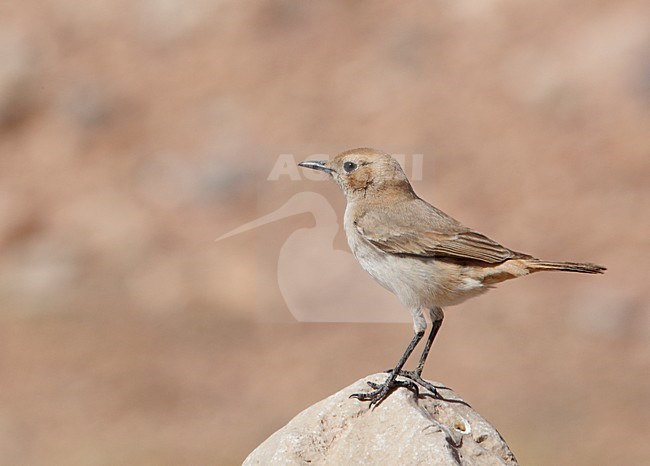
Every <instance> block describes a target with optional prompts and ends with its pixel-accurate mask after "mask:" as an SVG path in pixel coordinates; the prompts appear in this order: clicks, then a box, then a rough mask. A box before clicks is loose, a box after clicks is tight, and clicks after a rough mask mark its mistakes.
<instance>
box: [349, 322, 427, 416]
mask: <svg viewBox="0 0 650 466" xmlns="http://www.w3.org/2000/svg"><path fill="white" fill-rule="evenodd" d="M423 336H424V330H422V331H421V332H418V333H416V334H415V336H414V337H413V339H412V340H411V343H409V345H408V347H407V348H406V351H405V352H404V354H403V355H402V357H401V358H400V360H399V362H398V363H397V365H396V366H395V369H393V370H392V372H391V373H390V374H389V376H388V379H386V382H384V383H383V384H381V385H377V384H374V383H372V382H368V385H370V386H371V387H372V388H374V389H375V390H374V391H372V392H370V393H354V394H353V395H350V398H356V399H357V400H359V401H370V406H371V407H372V406H373V405H378V404H380V403H381V402H382V401H384V400H385V399H386V397H387V396H388V395H389V394H390V392H391V391H392V389H393V388H395V387H407V388H410V389H411V390H414V391H417V387H416V386H415V384H413V383H412V382H408V381H407V382H400V381H396V380H395V379H396V378H397V375H398V374H399V373H400V371H401V370H402V367H404V364H406V360H407V359H408V358H409V356H410V355H411V353H412V352H413V350H414V349H415V347H416V346H417V345H418V343H419V342H420V340H421V339H422V337H423Z"/></svg>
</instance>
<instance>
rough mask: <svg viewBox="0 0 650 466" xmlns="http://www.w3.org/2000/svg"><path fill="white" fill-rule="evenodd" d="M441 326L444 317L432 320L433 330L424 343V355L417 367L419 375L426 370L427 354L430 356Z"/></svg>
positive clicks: (416, 371) (416, 370)
mask: <svg viewBox="0 0 650 466" xmlns="http://www.w3.org/2000/svg"><path fill="white" fill-rule="evenodd" d="M441 326H442V319H438V320H436V321H433V322H431V331H430V332H429V336H428V337H427V341H426V343H425V344H424V349H423V350H422V355H421V356H420V362H418V367H416V369H415V373H416V374H417V375H422V371H423V370H424V363H425V362H426V361H427V356H429V350H431V345H432V344H433V340H435V339H436V335H437V334H438V330H440V327H441Z"/></svg>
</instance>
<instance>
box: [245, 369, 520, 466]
mask: <svg viewBox="0 0 650 466" xmlns="http://www.w3.org/2000/svg"><path fill="white" fill-rule="evenodd" d="M385 378H386V374H374V375H371V376H368V377H366V378H364V379H361V380H359V381H357V382H355V383H354V384H352V385H350V386H348V387H346V388H344V389H343V390H341V391H339V392H338V393H335V394H334V395H332V396H330V397H329V398H326V399H324V400H322V401H320V402H318V403H316V404H314V405H312V406H311V407H309V408H307V409H306V410H304V411H303V412H301V413H300V414H298V415H297V416H296V417H295V418H293V419H292V420H291V421H290V422H289V423H288V424H287V425H286V426H284V427H283V428H281V429H280V430H278V431H277V432H275V433H274V434H273V435H271V436H270V437H269V438H268V439H267V440H266V441H264V442H263V443H262V444H261V445H260V446H258V447H257V448H256V449H255V450H254V451H253V452H252V453H251V454H250V455H249V456H248V458H246V460H245V461H244V465H246V466H251V465H267V464H283V465H297V464H300V465H305V464H310V465H317V464H327V465H331V464H409V465H420V464H422V465H424V464H427V465H516V464H517V461H516V459H515V457H514V455H513V453H512V452H511V451H510V449H509V448H508V446H507V445H506V443H505V441H504V440H503V438H502V437H501V435H499V433H498V432H497V431H496V429H495V428H494V427H492V426H491V425H490V424H489V423H488V422H487V421H486V420H485V419H484V418H483V417H482V416H481V415H480V414H478V413H477V412H476V411H474V410H473V409H472V408H471V407H470V406H469V405H467V403H466V402H464V401H463V400H462V399H461V398H459V397H458V395H456V394H455V393H454V392H453V391H451V390H450V389H447V388H441V389H440V390H439V394H440V395H441V397H442V398H444V400H443V399H436V398H434V397H433V396H431V395H430V393H429V392H428V391H427V390H425V389H424V387H419V388H420V397H419V398H417V399H416V397H415V395H414V393H413V392H411V391H409V390H407V389H405V388H398V389H397V390H396V391H395V392H393V393H392V394H391V395H390V396H389V397H388V398H387V399H386V400H385V401H384V402H383V403H382V404H380V405H379V406H377V407H375V408H374V409H369V408H368V403H366V402H360V401H358V400H356V399H351V398H350V395H351V394H353V393H358V392H365V391H369V390H370V388H369V387H368V386H367V385H366V381H373V382H375V383H381V382H383V381H384V380H385ZM432 383H433V384H434V385H435V386H437V387H442V385H441V384H438V383H435V382H432Z"/></svg>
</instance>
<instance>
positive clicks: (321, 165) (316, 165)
mask: <svg viewBox="0 0 650 466" xmlns="http://www.w3.org/2000/svg"><path fill="white" fill-rule="evenodd" d="M298 166H299V167H305V168H311V169H312V170H320V171H323V172H325V173H332V172H333V171H334V170H332V169H331V168H330V167H328V166H327V162H326V161H325V160H307V161H305V162H300V163H299V164H298Z"/></svg>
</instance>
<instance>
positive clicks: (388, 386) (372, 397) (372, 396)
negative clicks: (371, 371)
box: [350, 378, 420, 408]
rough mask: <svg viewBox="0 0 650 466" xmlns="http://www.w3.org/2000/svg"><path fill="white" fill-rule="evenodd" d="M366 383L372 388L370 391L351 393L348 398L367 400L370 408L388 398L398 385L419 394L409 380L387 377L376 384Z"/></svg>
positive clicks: (416, 387) (415, 386)
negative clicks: (381, 382) (384, 380)
mask: <svg viewBox="0 0 650 466" xmlns="http://www.w3.org/2000/svg"><path fill="white" fill-rule="evenodd" d="M366 383H367V384H368V386H369V387H370V388H372V389H373V391H372V392H369V393H353V394H352V395H350V398H356V399H357V400H359V401H369V402H370V407H371V408H372V407H374V406H379V405H380V404H381V403H382V402H383V401H384V400H385V399H386V398H388V395H390V394H391V393H392V392H393V390H395V389H396V388H399V387H404V388H406V389H408V390H410V391H412V392H413V393H414V394H415V396H416V398H417V397H418V396H419V394H420V393H419V390H418V386H417V385H416V384H415V383H413V382H412V381H410V380H395V379H393V378H389V379H388V380H386V382H384V383H383V384H377V383H375V382H370V381H368V382H366Z"/></svg>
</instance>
